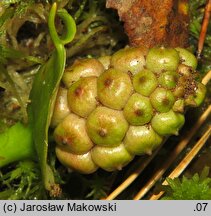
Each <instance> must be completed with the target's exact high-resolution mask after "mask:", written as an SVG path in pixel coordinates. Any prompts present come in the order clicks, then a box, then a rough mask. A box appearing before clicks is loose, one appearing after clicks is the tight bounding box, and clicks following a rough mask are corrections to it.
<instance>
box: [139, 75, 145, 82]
mask: <svg viewBox="0 0 211 216" xmlns="http://www.w3.org/2000/svg"><path fill="white" fill-rule="evenodd" d="M144 82H146V77H145V76H142V77H140V78H139V83H140V84H142V83H144Z"/></svg>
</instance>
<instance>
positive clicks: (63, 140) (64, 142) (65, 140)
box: [59, 137, 72, 146]
mask: <svg viewBox="0 0 211 216" xmlns="http://www.w3.org/2000/svg"><path fill="white" fill-rule="evenodd" d="M59 139H60V142H61V144H62V145H64V146H65V145H70V144H71V142H72V139H71V138H70V137H59Z"/></svg>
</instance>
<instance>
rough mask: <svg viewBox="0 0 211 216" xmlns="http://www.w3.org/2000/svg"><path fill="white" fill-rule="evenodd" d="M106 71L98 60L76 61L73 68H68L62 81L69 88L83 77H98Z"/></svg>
mask: <svg viewBox="0 0 211 216" xmlns="http://www.w3.org/2000/svg"><path fill="white" fill-rule="evenodd" d="M103 71H104V67H103V65H102V64H101V63H100V62H99V61H98V60H97V59H80V60H76V61H75V62H74V63H73V65H72V66H71V67H68V68H66V70H65V72H64V75H63V77H62V81H63V83H64V84H65V86H66V87H67V88H69V87H70V86H71V85H72V84H73V83H74V82H76V81H78V80H79V79H80V78H81V77H89V76H96V77H98V76H99V75H100V74H101V73H102V72H103Z"/></svg>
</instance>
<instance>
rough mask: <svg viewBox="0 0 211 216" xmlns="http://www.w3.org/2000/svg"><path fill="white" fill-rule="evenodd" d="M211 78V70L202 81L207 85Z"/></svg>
mask: <svg viewBox="0 0 211 216" xmlns="http://www.w3.org/2000/svg"><path fill="white" fill-rule="evenodd" d="M210 80H211V70H210V71H208V72H207V74H206V75H205V76H204V78H203V79H202V81H201V82H202V83H203V84H204V85H207V83H208V82H209V81H210Z"/></svg>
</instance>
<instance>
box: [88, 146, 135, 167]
mask: <svg viewBox="0 0 211 216" xmlns="http://www.w3.org/2000/svg"><path fill="white" fill-rule="evenodd" d="M91 156H92V160H93V161H94V163H96V164H97V165H98V166H99V167H101V168H102V169H104V170H106V171H114V170H121V169H122V167H124V166H126V165H127V164H128V163H129V162H130V161H131V160H132V159H133V158H134V156H132V155H131V154H130V153H128V151H127V150H126V149H125V147H124V145H123V144H122V143H121V144H119V145H118V146H114V147H104V146H95V147H94V148H93V149H92V150H91Z"/></svg>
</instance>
